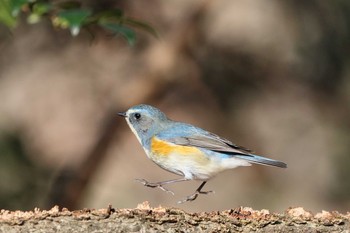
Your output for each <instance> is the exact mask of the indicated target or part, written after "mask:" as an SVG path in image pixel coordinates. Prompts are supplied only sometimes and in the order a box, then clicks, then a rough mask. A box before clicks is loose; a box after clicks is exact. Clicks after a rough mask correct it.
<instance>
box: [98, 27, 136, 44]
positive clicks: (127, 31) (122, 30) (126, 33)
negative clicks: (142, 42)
mask: <svg viewBox="0 0 350 233" xmlns="http://www.w3.org/2000/svg"><path fill="white" fill-rule="evenodd" d="M100 25H101V26H102V27H104V28H106V29H107V30H109V31H111V32H113V33H114V34H120V35H122V36H123V37H124V38H125V39H126V40H127V42H128V43H129V45H131V46H132V45H134V44H135V42H136V33H135V31H134V30H132V29H131V28H128V27H125V26H124V25H121V24H116V23H100Z"/></svg>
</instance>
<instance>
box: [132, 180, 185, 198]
mask: <svg viewBox="0 0 350 233" xmlns="http://www.w3.org/2000/svg"><path fill="white" fill-rule="evenodd" d="M136 181H138V182H140V183H141V184H143V185H144V186H146V187H150V188H160V189H161V190H163V191H164V192H167V193H171V194H173V195H174V192H173V191H171V190H169V189H167V188H165V187H164V186H163V185H166V184H172V183H176V182H182V181H188V179H186V178H181V179H175V180H166V181H160V182H155V183H151V182H148V181H147V180H145V179H136Z"/></svg>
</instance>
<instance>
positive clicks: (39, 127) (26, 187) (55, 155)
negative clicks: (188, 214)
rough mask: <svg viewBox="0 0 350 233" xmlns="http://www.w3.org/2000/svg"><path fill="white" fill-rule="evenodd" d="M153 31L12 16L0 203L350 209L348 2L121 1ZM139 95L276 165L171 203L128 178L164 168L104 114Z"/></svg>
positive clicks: (189, 187)
mask: <svg viewBox="0 0 350 233" xmlns="http://www.w3.org/2000/svg"><path fill="white" fill-rule="evenodd" d="M123 7H124V8H125V12H127V14H128V15H131V16H133V17H136V18H139V19H144V20H146V21H148V22H150V23H151V24H152V26H153V27H154V28H156V29H157V30H158V32H159V34H160V36H161V39H160V40H157V39H155V38H153V37H152V36H151V35H148V34H146V33H142V32H141V33H140V34H138V36H139V38H138V43H137V44H136V46H134V47H129V46H128V45H127V43H126V42H125V41H123V40H122V39H115V38H109V37H106V36H105V35H97V37H96V38H95V39H94V40H91V38H90V37H89V36H88V35H87V33H86V32H85V33H84V31H83V32H82V33H81V34H80V35H79V36H78V37H77V38H72V37H71V36H70V35H69V33H68V32H66V31H59V30H54V29H52V27H51V25H49V24H48V23H45V22H42V23H40V24H38V25H34V26H33V25H27V24H26V23H22V24H21V25H20V27H18V28H17V29H16V30H15V31H14V32H13V35H12V36H11V37H8V36H4V35H3V34H2V36H1V38H0V39H1V40H0V51H1V54H0V209H1V208H6V209H24V210H25V209H32V208H34V207H40V208H50V207H51V206H53V205H54V204H60V206H61V207H68V208H70V209H77V208H84V207H88V208H103V207H106V206H107V205H108V204H112V205H113V206H114V207H115V208H133V207H135V206H136V205H137V204H138V203H141V202H143V201H145V200H148V201H149V202H150V204H151V205H152V206H158V205H162V206H175V207H178V208H182V209H184V210H187V211H210V210H221V209H229V208H234V207H237V206H241V205H242V206H250V207H253V208H255V209H262V208H265V209H270V210H272V211H282V210H284V209H286V208H287V207H289V206H303V207H304V208H306V209H308V210H311V211H320V210H322V209H327V210H334V209H337V210H339V211H342V212H345V211H349V209H350V181H349V179H350V169H349V168H350V121H349V118H350V69H349V61H350V60H349V58H350V57H349V49H350V47H349V44H350V43H349V38H350V31H349V25H350V3H349V2H348V1H340V0H339V1H313V0H311V1H283V2H282V1H277V0H274V1H267V0H264V1H232V0H218V1H202V0H197V1H185V0H180V1H179V0H171V1H160V0H154V1H125V2H123ZM139 103H148V104H151V105H154V106H157V107H159V108H160V109H162V110H163V111H164V112H165V113H167V115H168V116H169V117H170V118H172V119H175V120H179V121H184V122H188V123H192V124H195V125H198V126H200V127H202V128H205V129H207V130H210V131H212V132H214V133H216V134H219V135H221V136H224V137H226V138H228V139H230V140H232V141H233V142H235V143H237V144H239V145H243V146H245V147H248V148H251V149H253V150H254V151H255V152H256V153H257V154H261V155H265V156H268V157H271V158H274V159H278V160H281V161H284V162H286V163H287V164H288V169H276V168H269V167H262V166H252V167H250V168H238V169H236V170H231V171H227V172H224V173H222V174H220V175H219V176H217V177H215V178H214V179H213V180H211V181H210V182H209V183H208V185H207V186H206V189H210V190H215V191H216V193H215V194H214V195H208V196H200V197H199V198H198V199H197V200H196V201H195V202H192V203H186V204H183V205H177V204H176V202H177V201H178V200H180V199H182V197H184V196H186V195H188V194H191V193H192V192H193V191H194V190H195V189H196V188H197V186H198V185H199V183H198V182H196V181H193V182H188V183H179V184H175V185H171V186H169V188H170V189H172V190H174V192H175V193H176V195H175V196H172V195H170V194H167V193H164V192H162V191H161V190H157V189H150V188H146V187H143V186H142V185H141V184H139V183H137V182H135V181H134V179H135V178H144V179H147V180H149V181H161V180H166V179H171V178H174V177H175V176H174V175H172V174H170V173H167V172H166V171H163V170H162V169H160V168H158V167H157V166H156V165H155V164H153V163H152V162H151V161H149V160H148V159H147V158H146V155H145V153H144V152H143V150H142V149H141V146H140V145H139V144H138V142H137V140H136V138H135V137H134V135H133V134H132V133H131V131H130V130H129V128H128V127H127V124H126V122H125V121H124V119H121V118H119V117H118V116H117V115H116V113H117V112H118V111H124V110H126V109H127V108H129V107H130V106H132V105H135V104H139Z"/></svg>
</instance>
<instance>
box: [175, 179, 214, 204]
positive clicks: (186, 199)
mask: <svg viewBox="0 0 350 233" xmlns="http://www.w3.org/2000/svg"><path fill="white" fill-rule="evenodd" d="M206 183H207V181H203V183H202V184H201V185H200V186H199V187H198V188H197V189H196V191H195V192H194V193H193V194H192V195H190V196H187V197H186V198H185V199H184V200H181V201H178V202H177V203H178V204H182V203H185V202H187V201H194V200H196V198H197V197H198V195H199V194H209V193H214V191H202V188H203V187H204V185H205V184H206Z"/></svg>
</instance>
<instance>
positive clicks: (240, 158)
mask: <svg viewBox="0 0 350 233" xmlns="http://www.w3.org/2000/svg"><path fill="white" fill-rule="evenodd" d="M119 115H121V116H123V117H125V118H126V121H127V123H128V125H129V126H130V128H131V130H132V131H133V133H134V134H135V135H136V137H137V139H138V140H139V142H140V143H141V145H142V146H143V148H144V150H145V152H146V154H147V156H148V157H149V158H150V159H151V160H152V161H153V162H155V163H156V164H157V165H159V166H160V167H161V168H163V169H165V170H167V171H170V172H173V173H175V174H177V175H181V176H183V177H184V178H181V179H176V180H170V181H163V182H157V183H150V182H147V181H146V180H139V181H140V182H142V183H143V184H144V185H145V186H148V187H153V188H154V187H158V188H161V189H162V190H164V191H167V192H171V191H169V190H167V189H166V188H164V186H163V185H165V184H169V183H174V182H179V181H186V180H193V179H197V180H202V181H203V183H202V184H201V186H200V187H199V188H198V189H197V190H196V192H195V193H194V194H192V195H190V196H188V197H187V198H186V199H185V200H183V201H182V202H185V201H193V200H195V199H196V198H197V196H198V195H199V194H207V193H209V192H204V191H201V189H202V188H203V186H204V185H205V183H206V182H207V180H209V179H210V178H212V177H213V176H215V175H216V174H217V173H219V172H221V171H224V170H227V169H232V168H235V167H238V166H249V165H250V164H251V163H255V164H262V165H268V166H275V167H280V168H286V167H287V165H286V164H285V163H283V162H280V161H277V160H273V159H269V158H265V157H262V156H258V155H255V154H253V153H252V152H251V151H250V150H248V149H246V148H244V147H240V146H237V145H235V144H233V143H232V142H230V141H229V140H227V139H224V138H221V137H219V136H218V135H215V134H213V133H210V132H208V131H206V130H203V129H201V128H198V127H195V126H193V125H190V124H186V123H182V122H176V121H173V120H170V119H169V118H167V116H166V115H165V114H164V113H163V112H161V111H160V110H159V109H157V108H155V107H152V106H150V105H144V104H142V105H137V106H134V107H132V108H130V109H129V110H128V111H126V112H123V113H119ZM171 193H172V192H171ZM182 202H181V203H182Z"/></svg>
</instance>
